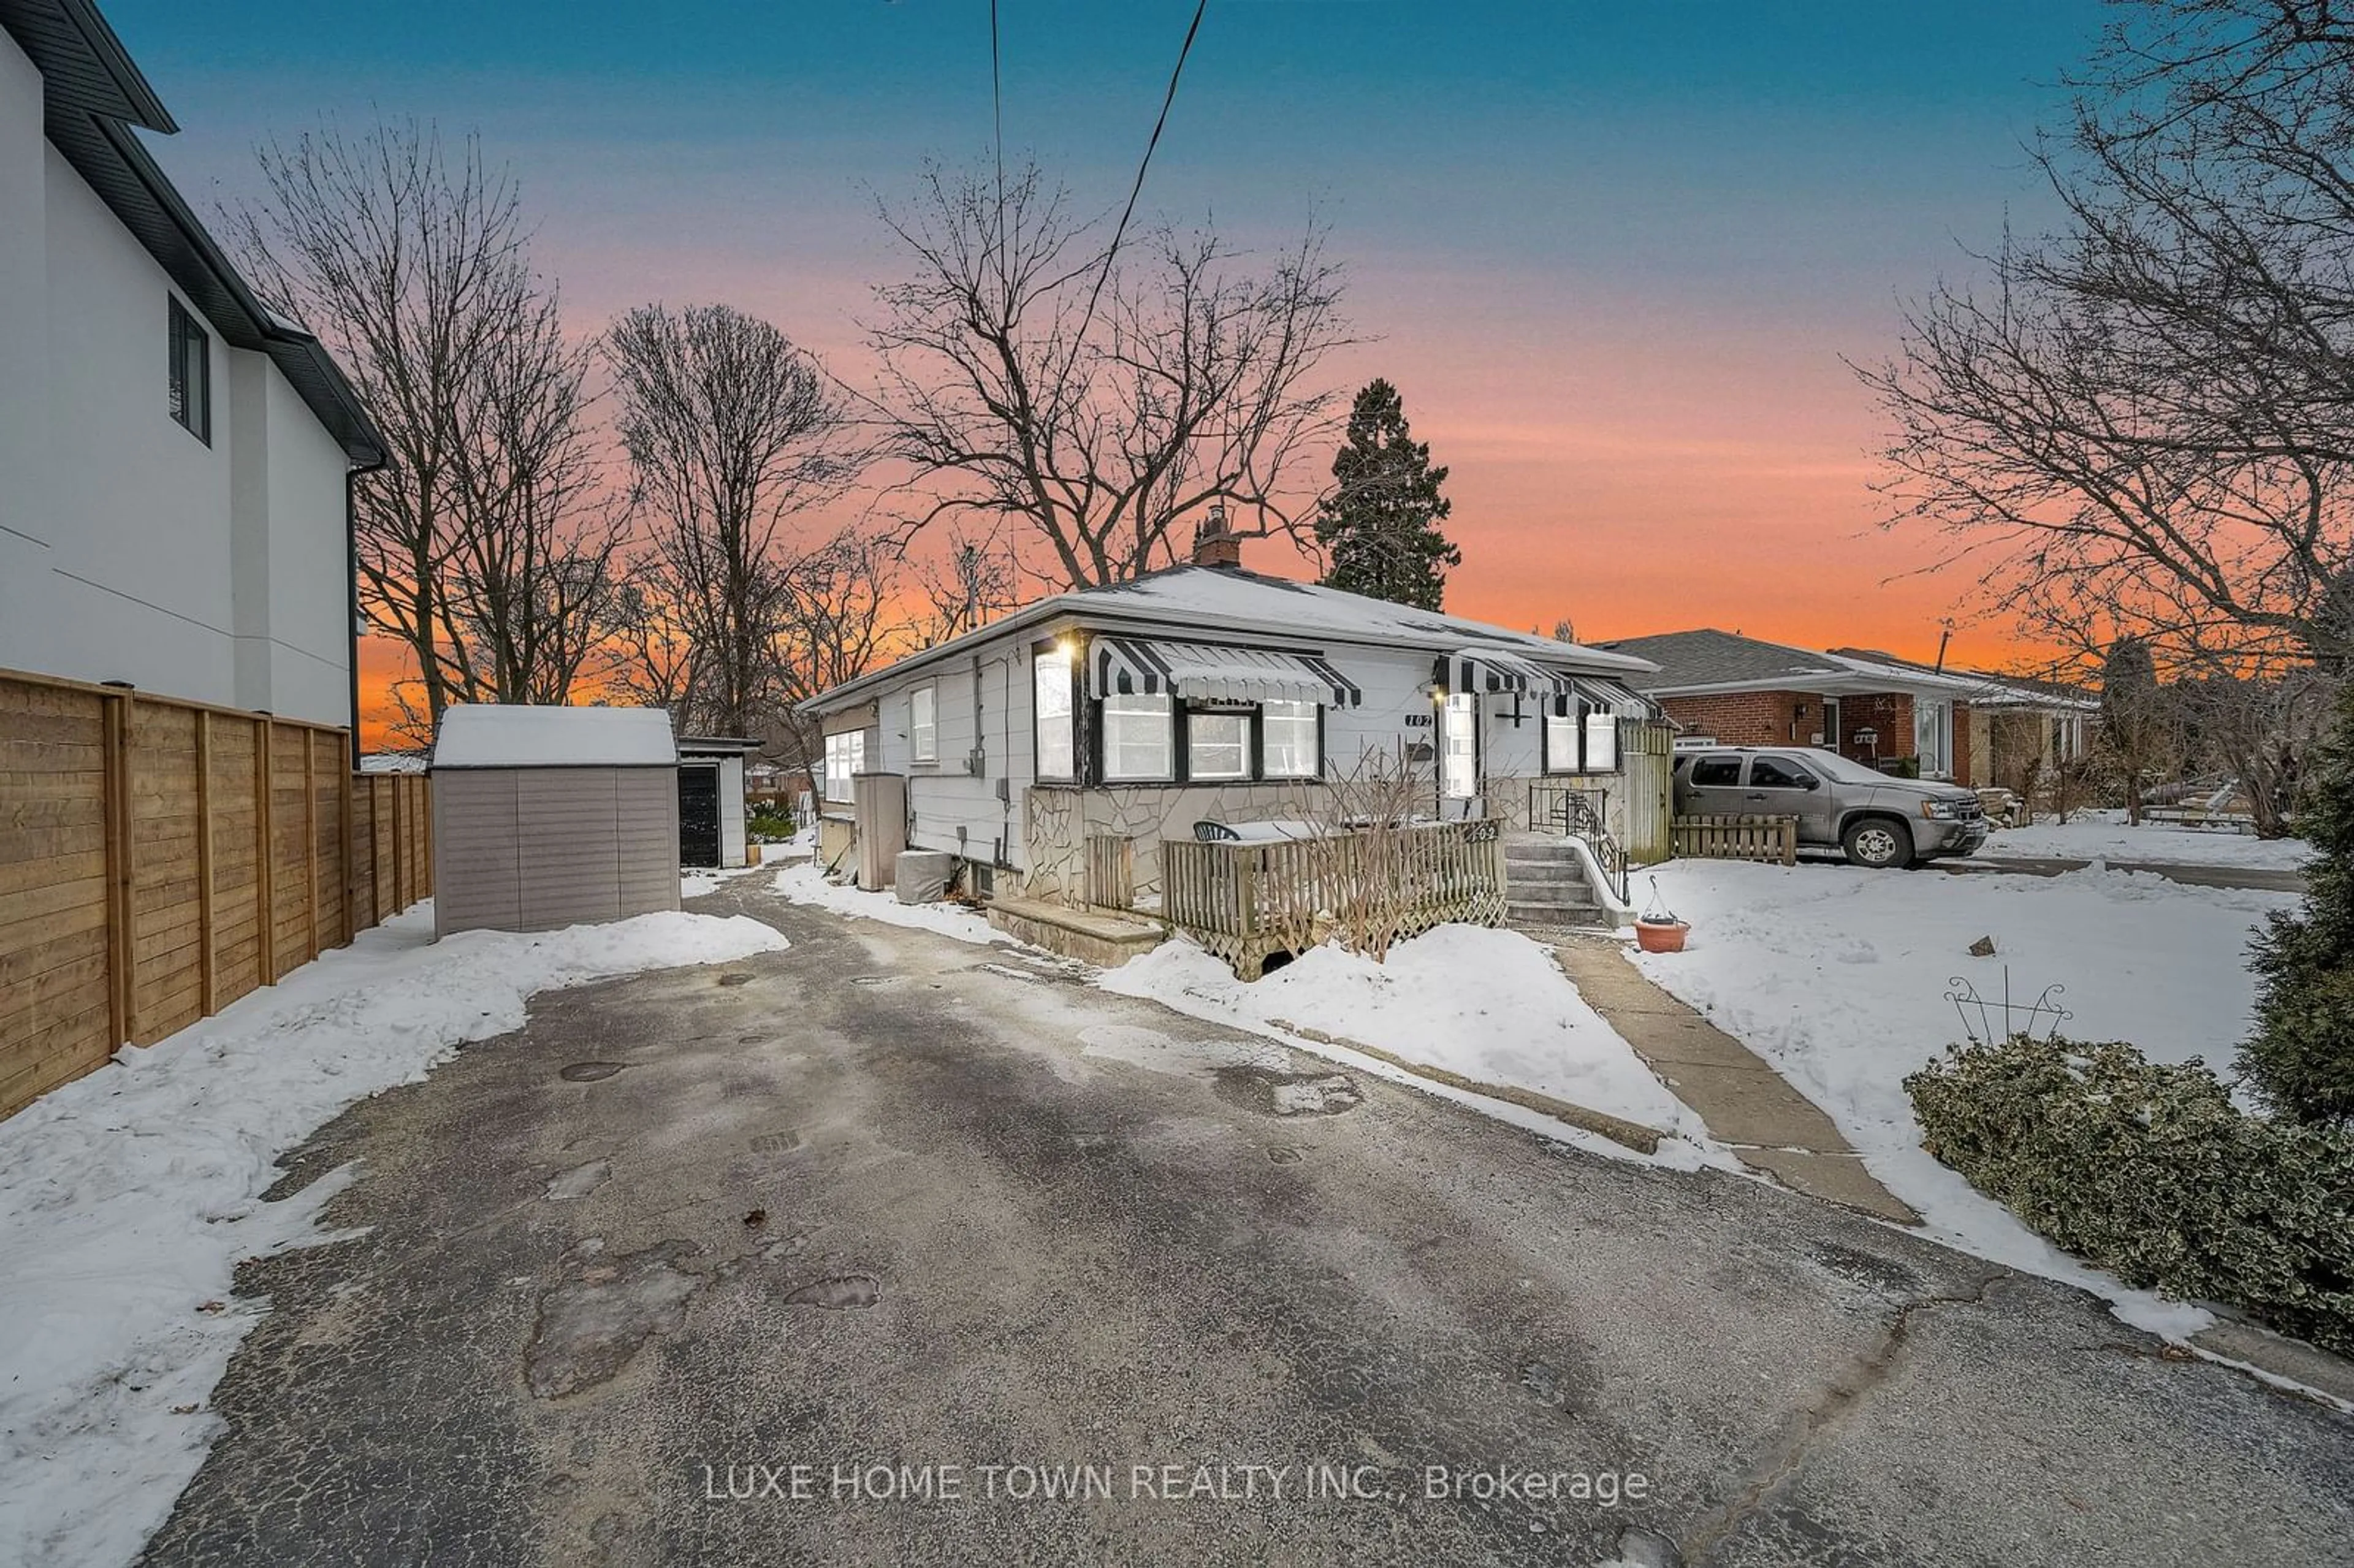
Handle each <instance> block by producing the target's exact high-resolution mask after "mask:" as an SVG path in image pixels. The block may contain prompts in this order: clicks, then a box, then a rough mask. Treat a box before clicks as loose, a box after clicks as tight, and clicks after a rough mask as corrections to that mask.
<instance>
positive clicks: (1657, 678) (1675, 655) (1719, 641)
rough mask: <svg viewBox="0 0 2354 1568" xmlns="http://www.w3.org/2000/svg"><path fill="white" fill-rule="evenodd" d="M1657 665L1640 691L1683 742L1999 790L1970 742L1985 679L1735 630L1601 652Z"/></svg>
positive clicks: (1627, 642) (1623, 644)
mask: <svg viewBox="0 0 2354 1568" xmlns="http://www.w3.org/2000/svg"><path fill="white" fill-rule="evenodd" d="M1602 646H1604V647H1606V648H1608V649H1610V650H1611V651H1613V652H1619V653H1631V654H1634V655H1635V656H1636V657H1638V658H1641V659H1648V660H1649V661H1650V662H1652V663H1654V664H1657V665H1658V666H1659V673H1657V674H1654V675H1646V676H1640V677H1638V678H1637V679H1636V680H1635V681H1634V684H1635V685H1636V686H1637V687H1638V689H1639V690H1641V691H1642V693H1643V694H1645V695H1646V696H1649V697H1650V698H1652V699H1653V700H1654V701H1656V702H1657V703H1659V705H1660V707H1661V708H1662V709H1664V710H1665V711H1666V713H1667V715H1668V717H1669V718H1670V720H1671V721H1672V722H1673V723H1675V725H1676V726H1678V727H1679V728H1681V730H1682V731H1683V733H1684V734H1685V735H1687V736H1706V737H1708V738H1709V739H1712V740H1715V741H1718V742H1721V743H1723V745H1726V746H1821V747H1829V748H1831V749H1833V750H1836V751H1838V752H1839V753H1840V755H1841V756H1843V757H1848V758H1853V759H1854V760H1856V761H1858V762H1861V763H1863V764H1865V765H1867V766H1870V767H1880V766H1885V765H1894V764H1903V763H1911V764H1914V765H1916V766H1917V767H1918V768H1919V769H1920V771H1921V772H1922V773H1923V774H1924V775H1925V776H1926V777H1929V778H1933V779H1953V780H1954V781H1955V782H1956V783H1959V784H1973V785H1975V784H1979V783H1986V782H1991V779H1990V777H1988V775H1989V772H1990V768H1991V760H1990V758H1985V757H1981V756H1979V755H1978V747H1975V746H1973V744H1972V738H1973V735H1974V732H1975V730H1976V728H1977V727H1978V726H1974V725H1973V724H1972V721H1971V712H1970V707H1971V704H1972V702H1973V700H1975V699H1977V698H1978V697H1980V696H1982V695H1983V694H1986V693H1987V691H1988V680H1987V678H1986V677H1985V676H1982V675H1978V674H1975V673H1961V672H1947V671H1937V670H1932V669H1928V668H1925V667H1924V666H1921V665H1915V664H1907V663H1905V662H1903V661H1901V660H1893V659H1886V658H1862V657H1858V656H1856V655H1854V654H1852V653H1821V652H1815V651H1813V650H1811V649H1806V648H1792V647H1788V646H1787V645H1785V644H1783V643H1779V642H1766V641H1760V640H1759V639H1757V638H1754V637H1743V636H1740V635H1739V634H1737V633H1734V632H1730V631H1715V630H1699V631H1671V632H1667V633H1663V634H1662V635H1659V636H1656V637H1630V638H1624V639H1621V640H1620V641H1616V642H1609V643H1604V644H1602Z"/></svg>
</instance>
